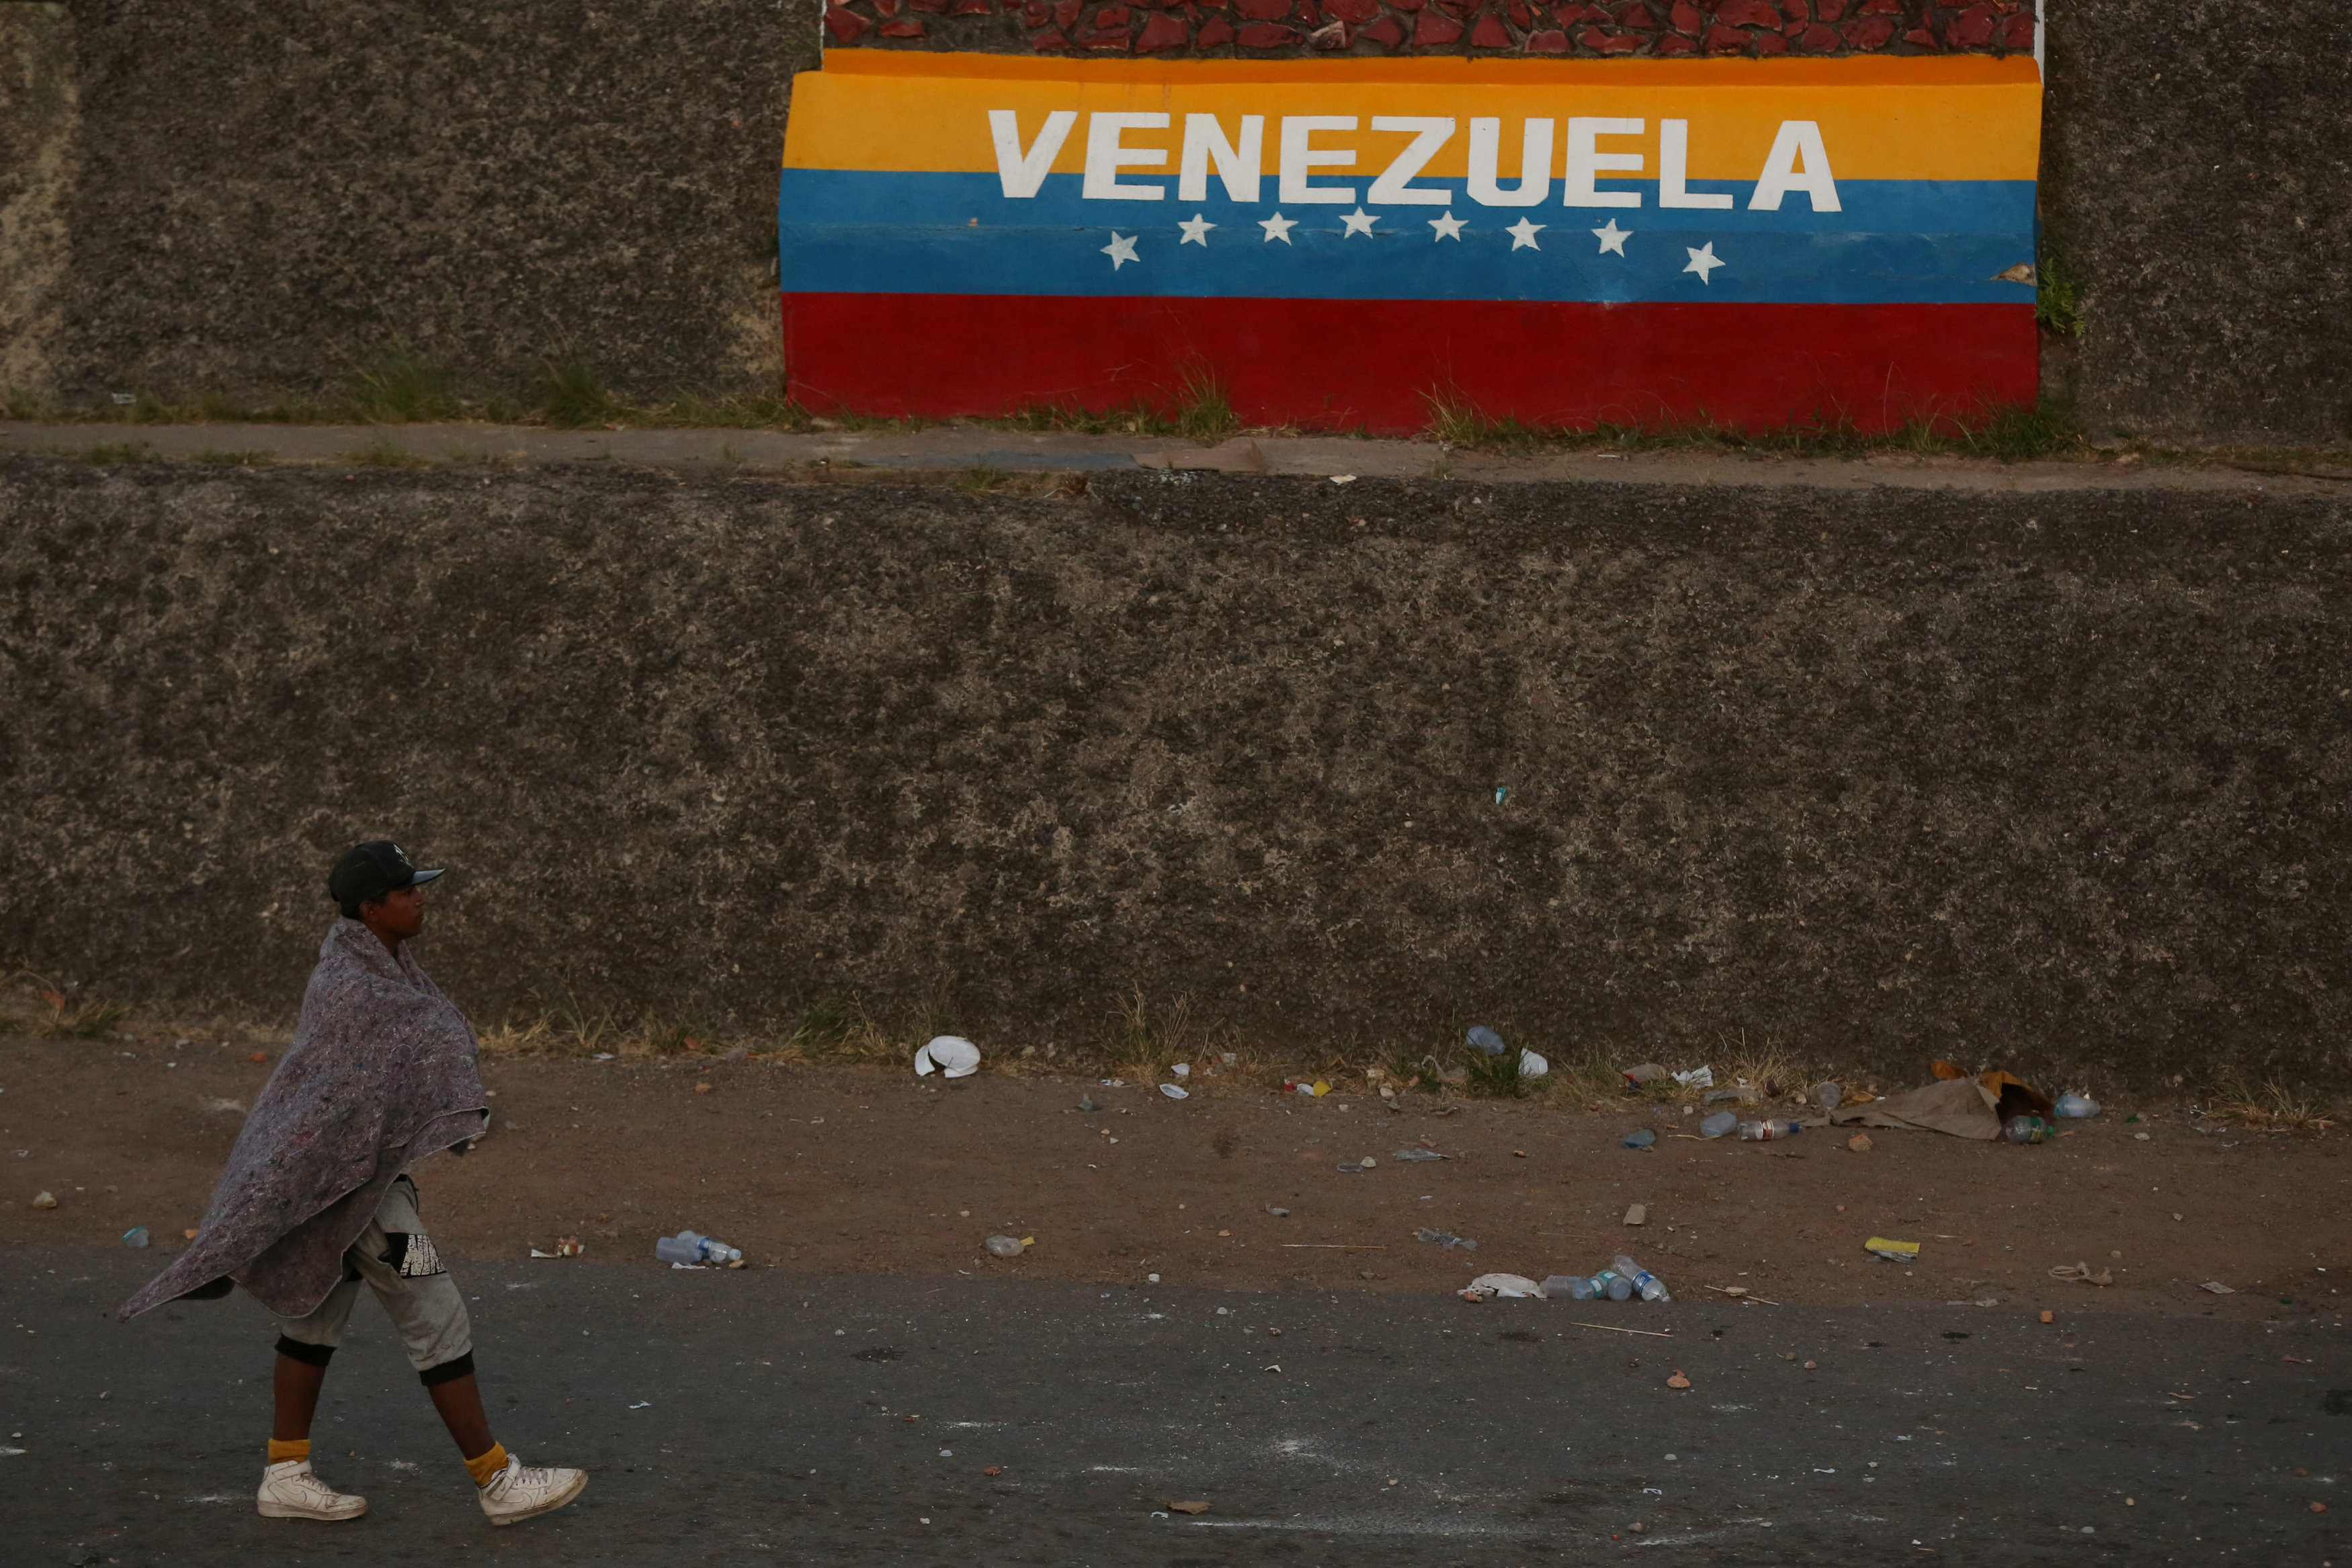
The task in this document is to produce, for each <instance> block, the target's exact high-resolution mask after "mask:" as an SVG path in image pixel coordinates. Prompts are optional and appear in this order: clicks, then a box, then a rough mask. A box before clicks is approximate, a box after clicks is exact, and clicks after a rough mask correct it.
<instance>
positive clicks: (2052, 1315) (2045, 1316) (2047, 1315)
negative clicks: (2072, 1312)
mask: <svg viewBox="0 0 2352 1568" xmlns="http://www.w3.org/2000/svg"><path fill="white" fill-rule="evenodd" d="M2057 1321H2058V1314H2057V1313H2056V1312H2043V1313H2042V1322H2045V1323H2054V1322H2057Z"/></svg>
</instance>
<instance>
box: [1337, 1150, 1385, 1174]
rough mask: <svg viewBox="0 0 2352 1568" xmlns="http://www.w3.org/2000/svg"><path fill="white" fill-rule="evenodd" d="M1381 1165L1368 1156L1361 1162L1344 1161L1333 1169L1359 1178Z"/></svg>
mask: <svg viewBox="0 0 2352 1568" xmlns="http://www.w3.org/2000/svg"><path fill="white" fill-rule="evenodd" d="M1379 1164H1380V1162H1379V1161H1378V1160H1376V1159H1374V1158H1372V1156H1371V1155H1365V1156H1364V1157H1363V1158H1361V1159H1360V1160H1343V1161H1341V1162H1340V1163H1339V1165H1337V1166H1333V1167H1332V1168H1333V1169H1334V1170H1340V1171H1345V1172H1347V1174H1348V1175H1349V1176H1358V1175H1360V1174H1362V1173H1363V1172H1365V1171H1368V1170H1371V1169H1373V1168H1375V1167H1376V1166H1379Z"/></svg>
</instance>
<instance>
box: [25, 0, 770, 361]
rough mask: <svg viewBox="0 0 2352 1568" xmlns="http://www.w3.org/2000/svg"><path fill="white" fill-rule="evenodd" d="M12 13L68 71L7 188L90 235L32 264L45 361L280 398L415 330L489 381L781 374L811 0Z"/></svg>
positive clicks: (34, 208)
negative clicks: (566, 368)
mask: <svg viewBox="0 0 2352 1568" xmlns="http://www.w3.org/2000/svg"><path fill="white" fill-rule="evenodd" d="M58 13H64V14H65V15H66V16H68V18H69V26H68V25H65V24H61V23H60V22H59V21H58V17H57V16H56V15H55V14H58ZM60 32H62V33H63V34H64V35H65V36H64V37H60V36H59V35H60ZM0 38H5V41H6V43H7V45H8V48H7V51H6V54H5V56H0V57H10V58H13V59H17V60H20V61H23V60H33V61H37V64H38V66H39V70H37V71H34V70H26V71H22V72H19V73H15V74H16V80H14V81H12V82H11V83H10V85H9V88H8V89H7V91H8V93H9V94H10V96H9V97H7V98H5V99H0V112H5V116H6V120H7V121H8V122H9V123H10V125H11V136H10V139H9V141H8V143H7V145H6V148H5V152H0V163H5V164H7V165H8V166H9V168H8V171H7V173H6V175H5V182H0V194H5V195H9V196H12V197H15V195H16V190H21V191H22V192H24V194H23V195H22V196H21V197H16V201H17V202H19V203H21V204H25V205H26V214H27V225H28V233H29V232H32V231H33V230H36V229H37V228H38V226H39V225H38V224H37V223H35V222H34V220H39V221H40V222H41V223H46V224H47V225H48V228H49V230H51V231H54V230H57V229H59V228H61V229H62V231H63V238H62V240H57V241H52V242H47V246H48V248H47V249H43V250H41V251H40V252H39V254H40V255H42V256H47V254H48V251H49V250H51V249H55V248H56V247H57V246H58V245H60V244H61V245H64V246H68V247H69V250H70V255H71V258H72V260H71V265H70V267H66V268H64V269H62V271H58V272H44V273H41V274H40V275H39V276H38V277H37V279H33V280H31V281H38V282H40V283H41V285H42V289H41V303H42V306H43V308H44V309H45V310H46V311H47V318H46V319H45V322H44V325H43V329H42V331H41V333H40V334H39V338H38V351H39V355H40V358H41V360H42V361H45V362H43V363H40V364H32V363H31V362H30V361H26V364H25V365H24V366H20V364H19V361H20V360H23V359H24V356H25V355H26V354H28V353H30V352H32V350H31V348H30V347H20V348H18V349H11V350H0V365H5V366H6V367H7V368H8V369H9V370H10V371H11V373H12V375H15V376H16V377H18V378H20V379H19V382H18V384H20V385H30V386H32V387H33V388H35V389H36V390H41V391H47V392H55V393H57V394H58V395H62V396H64V397H66V398H68V399H69V400H72V401H75V402H103V401H104V400H105V398H106V397H107V395H108V394H109V393H110V392H120V391H140V390H151V389H152V390H153V391H155V392H160V393H163V394H165V395H168V396H175V397H176V396H184V395H187V394H189V393H192V392H199V391H203V390H206V389H211V390H216V391H219V392H226V393H228V394H230V395H232V396H234V397H237V398H240V399H262V400H266V399H267V398H268V397H269V396H271V395H273V394H276V393H278V392H310V391H315V390H316V389H317V388H318V387H320V385H321V384H322V383H325V382H332V381H333V380H334V379H335V378H337V377H339V376H340V375H341V374H342V373H343V372H344V371H346V370H347V369H348V367H349V365H350V363H351V361H352V359H353V358H355V357H356V356H358V355H360V354H362V353H364V352H368V351H371V350H383V349H384V348H385V347H386V346H387V345H390V344H393V343H394V342H398V341H405V342H406V343H407V344H408V345H409V346H410V347H411V348H412V349H413V350H415V353H416V354H417V355H418V356H419V357H420V358H422V359H423V360H425V361H428V362H430V363H434V364H437V365H441V366H444V367H446V368H447V369H449V370H451V371H456V372H457V373H458V375H459V377H460V380H461V382H464V383H466V384H468V385H470V386H472V387H474V388H476V389H479V388H481V387H483V386H485V385H498V384H504V385H507V386H512V385H515V384H518V383H519V382H522V381H523V380H525V379H526V378H527V376H528V374H529V372H530V369H531V366H532V364H533V362H534V361H536V359H538V358H539V357H541V356H547V355H558V354H565V353H572V354H576V355H578V356H579V357H581V358H583V359H585V360H586V361H589V362H590V363H592V364H593V365H594V366H596V367H597V368H598V369H600V370H601V371H603V373H604V375H605V376H606V377H607V378H608V379H609V380H610V381H612V382H614V384H615V385H617V386H619V387H620V388H621V389H623V390H625V391H627V392H635V393H637V394H641V395H650V394H655V393H658V392H665V391H667V390H669V389H670V388H672V387H674V386H677V385H679V384H691V385H693V386H696V387H698V388H709V389H713V390H717V389H720V388H726V387H730V386H746V385H759V384H772V382H773V380H774V376H775V371H776V368H777V367H776V362H775V358H776V352H777V349H776V342H777V327H776V310H775V300H774V286H775V271H774V257H775V225H774V213H775V169H776V159H777V150H778V149H779V148H780V147H781V146H782V141H783V123H784V110H785V99H786V94H787V92H788V90H789V88H790V85H791V76H792V72H793V70H794V69H795V68H799V67H804V66H806V65H808V64H811V63H813V62H814V15H813V13H812V12H810V11H808V10H807V9H806V8H805V7H804V6H801V5H795V4H793V0H640V3H633V4H630V5H603V4H597V3H594V0H520V3H508V0H500V3H499V4H496V5H396V6H383V5H362V4H356V3H353V0H300V3H299V4H292V5H286V4H269V5H265V4H259V3H257V0H204V3H203V4H194V3H189V0H76V3H75V4H73V5H70V6H34V5H9V6H5V7H0ZM59 73H65V79H62V80H60V79H58V76H59ZM19 125H21V126H23V127H24V128H25V130H26V135H25V136H24V137H23V138H22V139H20V138H19V137H18V135H17V134H16V127H17V126H19ZM20 161H21V162H23V163H24V164H26V165H30V166H29V167H26V168H22V169H20V168H19V167H18V165H19V163H20ZM11 187H14V188H15V190H12V189H11ZM43 203H46V205H43ZM10 248H11V246H10V242H9V239H8V236H7V234H6V232H5V229H0V259H5V257H6V256H8V255H9V254H10ZM13 314H15V313H14V312H12V316H13ZM0 319H9V318H0ZM31 371H44V372H45V374H43V375H39V376H36V375H33V374H31V373H30V372H31Z"/></svg>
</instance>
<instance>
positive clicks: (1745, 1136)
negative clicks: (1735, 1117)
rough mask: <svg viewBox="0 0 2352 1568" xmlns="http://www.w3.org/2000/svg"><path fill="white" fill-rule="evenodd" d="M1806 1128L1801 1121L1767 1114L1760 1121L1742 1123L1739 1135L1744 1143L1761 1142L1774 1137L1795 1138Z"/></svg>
mask: <svg viewBox="0 0 2352 1568" xmlns="http://www.w3.org/2000/svg"><path fill="white" fill-rule="evenodd" d="M1804 1130H1805V1127H1804V1124H1803V1123H1801V1122H1791V1121H1790V1120H1789V1119H1788V1118H1786V1117H1784V1116H1767V1117H1765V1118H1764V1119H1763V1120H1762V1121H1760V1122H1742V1123H1740V1124H1739V1137H1740V1141H1741V1142H1743V1143H1749V1144H1761V1143H1766V1142H1769V1140H1771V1139H1773V1138H1793V1137H1795V1136H1796V1135H1797V1134H1799V1133H1801V1132H1803V1131H1804Z"/></svg>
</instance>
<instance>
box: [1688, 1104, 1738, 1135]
mask: <svg viewBox="0 0 2352 1568" xmlns="http://www.w3.org/2000/svg"><path fill="white" fill-rule="evenodd" d="M1738 1125H1739V1118H1738V1115H1737V1114H1735V1113H1732V1112H1729V1111H1717V1113H1715V1114H1714V1115H1712V1116H1709V1117H1708V1118H1707V1119H1706V1121H1704V1122H1701V1123H1700V1124H1698V1135H1699V1136H1700V1137H1702V1138H1719V1137H1721V1136H1723V1134H1726V1133H1728V1132H1729V1131H1731V1130H1732V1129H1733V1128H1734V1127H1737V1126H1738Z"/></svg>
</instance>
